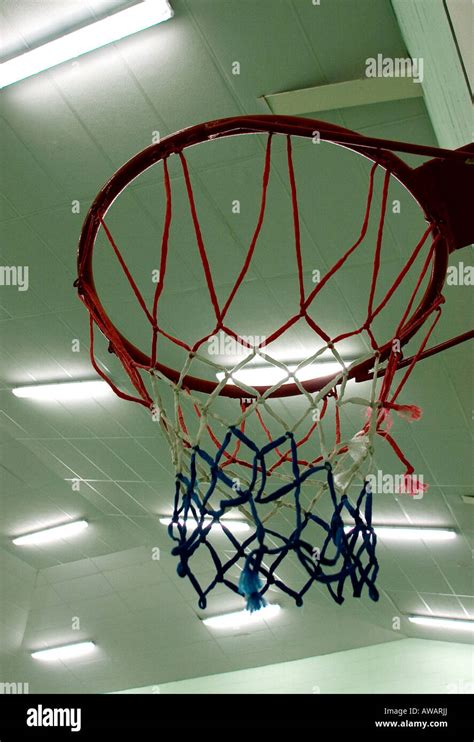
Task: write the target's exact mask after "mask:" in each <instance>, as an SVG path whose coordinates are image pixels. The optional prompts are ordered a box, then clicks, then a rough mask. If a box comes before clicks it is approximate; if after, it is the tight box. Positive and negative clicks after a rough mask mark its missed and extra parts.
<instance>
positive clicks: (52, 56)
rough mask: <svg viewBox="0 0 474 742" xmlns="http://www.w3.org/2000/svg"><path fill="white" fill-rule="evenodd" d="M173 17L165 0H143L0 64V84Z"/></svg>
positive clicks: (15, 79)
mask: <svg viewBox="0 0 474 742" xmlns="http://www.w3.org/2000/svg"><path fill="white" fill-rule="evenodd" d="M172 16H173V10H172V8H171V6H170V4H169V2H168V0H143V1H142V2H139V3H137V5H133V6H132V7H131V8H126V9H125V10H121V11H119V12H118V13H114V14H113V15H110V16H108V17H107V18H103V19H102V20H100V21H96V22H95V23H91V24H90V25H88V26H84V28H80V29H79V30H77V31H72V32H71V33H69V34H66V35H65V36H61V37H60V38H58V39H54V40H53V41H49V42H48V43H47V44H43V46H39V47H38V48H37V49H32V50H31V51H29V52H25V53H24V54H21V55H20V56H18V57H14V58H13V59H10V60H8V61H7V62H4V63H3V64H2V65H0V87H1V88H4V87H6V86H7V85H12V84H13V83H14V82H18V81H19V80H24V79H25V78H26V77H31V76H32V75H36V74H37V73H38V72H42V71H43V70H47V69H50V68H51V67H56V65H58V64H61V63H62V62H67V61H68V60H69V59H75V58H76V57H79V56H81V55H82V54H87V53H88V52H91V51H93V50H94V49H99V48H100V47H102V46H106V45H107V44H111V43H112V42H114V41H118V40H119V39H123V38H125V37H126V36H131V35H132V34H134V33H137V32H138V31H143V30H144V29H145V28H150V27H151V26H155V25H156V24H157V23H162V22H163V21H166V20H168V19H169V18H171V17H172Z"/></svg>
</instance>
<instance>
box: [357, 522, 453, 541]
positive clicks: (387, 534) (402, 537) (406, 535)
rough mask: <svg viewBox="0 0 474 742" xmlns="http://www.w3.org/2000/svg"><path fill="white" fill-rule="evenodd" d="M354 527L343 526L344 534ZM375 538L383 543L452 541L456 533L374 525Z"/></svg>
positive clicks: (446, 529)
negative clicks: (378, 538)
mask: <svg viewBox="0 0 474 742" xmlns="http://www.w3.org/2000/svg"><path fill="white" fill-rule="evenodd" d="M353 528H354V526H344V530H345V531H346V533H348V532H349V531H351V530H352V529H353ZM374 530H375V533H376V534H377V536H380V538H381V539H383V540H384V541H385V540H387V541H389V540H390V541H452V540H453V539H455V538H456V536H457V534H456V531H453V530H451V529H449V528H411V527H409V526H408V527H405V526H377V525H374Z"/></svg>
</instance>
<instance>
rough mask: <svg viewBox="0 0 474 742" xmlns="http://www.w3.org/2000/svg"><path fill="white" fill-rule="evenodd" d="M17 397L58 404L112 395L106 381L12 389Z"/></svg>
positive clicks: (66, 382) (37, 385) (69, 382)
mask: <svg viewBox="0 0 474 742" xmlns="http://www.w3.org/2000/svg"><path fill="white" fill-rule="evenodd" d="M12 392H13V394H14V395H15V397H23V398H24V399H40V400H47V401H52V400H53V401H56V402H73V401H76V400H82V399H92V398H93V397H94V398H95V397H105V396H108V395H112V390H111V388H110V386H109V385H108V384H107V382H106V381H65V382H64V383H60V384H34V385H32V386H19V387H16V389H12Z"/></svg>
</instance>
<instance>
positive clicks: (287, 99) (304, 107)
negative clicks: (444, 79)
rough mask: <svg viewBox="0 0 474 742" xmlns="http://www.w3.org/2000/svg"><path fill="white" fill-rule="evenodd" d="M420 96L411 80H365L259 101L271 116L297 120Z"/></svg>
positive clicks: (290, 93) (420, 93) (318, 87)
mask: <svg viewBox="0 0 474 742" xmlns="http://www.w3.org/2000/svg"><path fill="white" fill-rule="evenodd" d="M422 95H423V92H422V90H421V86H420V85H419V84H416V83H414V82H413V80H412V79H411V78H407V77H391V78H387V77H367V78H363V79H361V80H347V81H345V82H337V83H333V84H332V85H317V86H316V87H313V88H303V89H302V90H290V91H287V92H284V93H274V94H273V95H264V96H263V98H262V100H263V101H264V102H265V103H266V104H267V106H268V107H269V109H270V111H271V112H272V113H275V114H282V115H289V116H298V115H300V114H303V113H318V112H321V111H332V110H334V109H336V108H339V109H341V108H351V107H352V106H366V105H370V104H372V103H385V102H386V101H391V100H404V99H405V98H418V97H420V96H422Z"/></svg>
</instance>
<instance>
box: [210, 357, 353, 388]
mask: <svg viewBox="0 0 474 742" xmlns="http://www.w3.org/2000/svg"><path fill="white" fill-rule="evenodd" d="M297 368H298V364H296V363H293V364H290V365H289V366H288V370H289V371H291V372H294V371H295V370H296V369H297ZM341 371H343V367H342V366H341V365H340V364H339V363H337V362H336V361H328V362H321V363H310V364H309V365H308V366H304V367H303V368H301V369H300V370H299V371H298V372H297V373H296V374H295V376H296V378H297V379H298V381H309V380H310V379H319V378H322V377H323V376H335V375H336V374H338V373H340V372H341ZM216 377H217V379H218V380H219V381H222V380H223V379H224V378H225V372H224V371H218V372H217V373H216ZM285 377H286V373H285V372H284V371H283V369H282V368H279V367H278V366H271V365H268V366H254V367H247V368H241V369H239V371H236V372H235V373H233V374H232V377H231V378H229V379H228V381H227V384H230V385H234V386H235V383H236V382H240V383H241V384H245V385H246V386H251V387H256V386H273V385H274V384H277V383H278V382H279V381H281V380H282V379H284V378H285ZM293 383H294V379H293V378H292V377H290V378H289V379H288V380H287V381H285V382H284V384H293Z"/></svg>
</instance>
